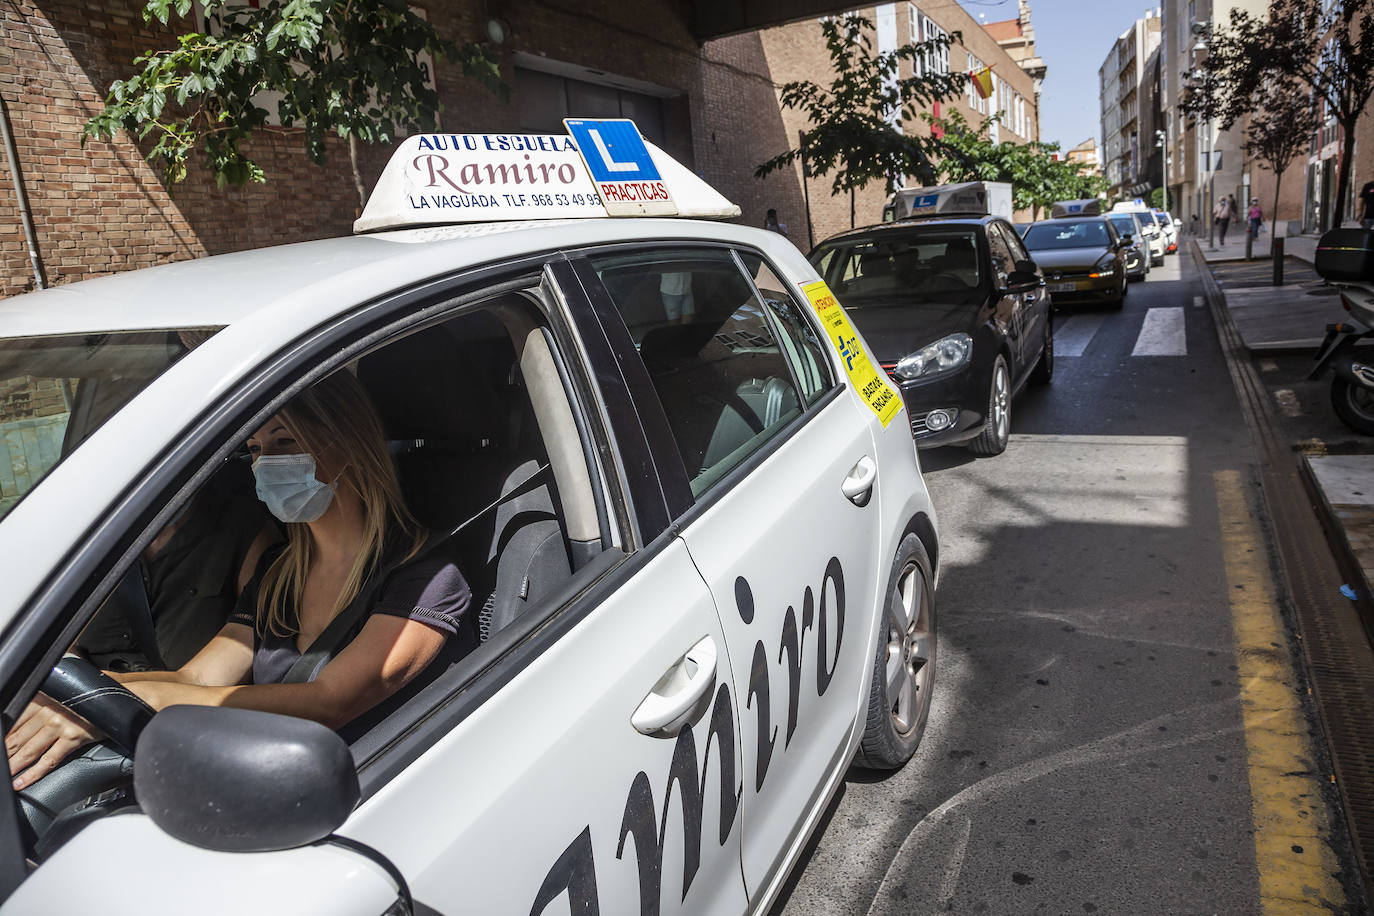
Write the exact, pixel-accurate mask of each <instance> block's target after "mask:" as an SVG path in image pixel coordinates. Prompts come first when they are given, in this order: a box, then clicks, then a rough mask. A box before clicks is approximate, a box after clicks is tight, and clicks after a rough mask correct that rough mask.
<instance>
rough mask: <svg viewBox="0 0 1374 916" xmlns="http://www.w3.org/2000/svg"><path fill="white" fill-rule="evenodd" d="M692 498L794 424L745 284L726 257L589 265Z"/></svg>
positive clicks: (653, 256) (768, 336) (666, 255)
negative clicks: (634, 351) (643, 373)
mask: <svg viewBox="0 0 1374 916" xmlns="http://www.w3.org/2000/svg"><path fill="white" fill-rule="evenodd" d="M592 264H593V266H594V267H595V268H596V271H597V273H598V275H599V276H600V277H601V281H602V283H604V284H605V286H606V289H607V291H608V292H609V293H610V295H611V299H612V300H613V301H614V302H615V304H616V307H617V308H618V309H619V311H620V313H621V315H622V316H623V317H624V319H625V324H626V326H627V327H628V328H629V331H630V335H631V337H632V338H633V339H634V342H635V346H636V347H637V348H638V350H639V354H640V356H641V357H642V358H643V360H644V365H645V368H647V369H648V372H649V377H650V378H651V379H652V380H653V384H654V388H655V390H656V391H657V393H658V397H659V400H660V401H661V402H662V404H663V410H664V412H665V414H666V415H667V419H668V424H669V426H670V427H671V429H672V431H673V436H674V439H675V440H676V443H677V447H678V452H679V454H680V455H681V456H682V461H683V464H684V466H685V468H686V471H687V476H688V479H689V480H690V481H691V487H692V494H693V495H694V496H699V495H701V494H702V493H703V492H705V491H706V490H707V489H709V488H710V486H711V485H712V484H713V483H715V482H716V481H717V480H719V479H720V478H721V477H722V476H723V475H724V474H726V473H727V472H728V471H729V470H730V469H731V468H733V467H735V466H736V465H738V464H739V463H740V462H741V461H743V460H744V459H745V458H747V457H748V456H749V455H751V454H753V453H754V452H755V451H757V450H758V449H759V448H760V447H761V446H762V445H763V444H764V443H766V442H767V441H768V440H769V439H771V438H772V437H773V436H774V435H775V434H776V433H777V432H778V431H779V430H781V429H782V428H783V427H784V426H786V425H787V424H788V423H789V422H790V421H791V420H792V419H793V418H794V417H796V416H798V415H799V414H800V413H801V402H800V400H799V398H798V396H797V390H796V387H795V385H794V384H793V382H792V373H791V371H790V370H789V368H788V365H787V362H786V361H785V360H784V358H783V355H782V350H781V348H780V347H779V345H778V341H777V338H776V337H775V336H774V333H773V330H772V328H771V327H770V324H769V321H768V319H767V317H766V313H765V311H764V307H763V304H762V303H761V302H760V301H759V300H758V298H757V297H756V296H755V295H754V290H753V287H752V285H751V284H750V283H749V280H748V278H746V277H745V276H744V274H743V273H742V272H741V271H740V269H739V266H738V265H737V264H736V262H735V259H734V257H733V256H732V255H731V254H730V252H728V251H724V250H718V249H700V250H673V251H653V252H648V253H644V254H635V255H613V256H607V257H601V258H592Z"/></svg>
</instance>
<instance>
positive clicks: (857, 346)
mask: <svg viewBox="0 0 1374 916" xmlns="http://www.w3.org/2000/svg"><path fill="white" fill-rule="evenodd" d="M801 289H802V292H804V293H806V298H807V299H809V300H810V301H811V307H812V308H814V309H815V310H816V314H817V315H819V316H820V319H821V325H822V326H824V328H825V336H826V337H828V338H830V345H831V346H832V347H834V348H835V350H836V352H838V353H839V354H840V361H841V362H843V363H844V371H845V372H846V373H848V375H849V381H851V382H852V383H853V384H854V390H855V391H857V392H858V393H859V397H861V398H863V399H864V403H866V404H867V405H868V406H869V407H871V408H873V412H874V413H875V414H877V415H878V421H879V422H880V423H882V424H883V426H887V424H889V423H891V422H892V418H893V417H895V416H897V414H898V412H900V411H901V409H902V399H901V397H900V396H898V394H897V390H896V389H895V388H893V387H892V385H891V383H889V382H888V380H887V373H885V372H883V371H882V370H881V369H879V368H878V367H877V366H875V365H873V361H872V360H871V359H869V358H868V354H867V353H865V352H864V348H863V344H862V343H861V342H860V341H859V335H858V334H855V333H854V328H853V327H852V326H851V325H850V324H849V319H848V318H847V317H845V314H844V309H842V308H840V303H839V302H838V301H836V299H835V295H834V293H832V292H830V287H828V286H826V285H825V282H824V281H817V282H816V283H809V284H807V285H806V286H803V287H802V288H801Z"/></svg>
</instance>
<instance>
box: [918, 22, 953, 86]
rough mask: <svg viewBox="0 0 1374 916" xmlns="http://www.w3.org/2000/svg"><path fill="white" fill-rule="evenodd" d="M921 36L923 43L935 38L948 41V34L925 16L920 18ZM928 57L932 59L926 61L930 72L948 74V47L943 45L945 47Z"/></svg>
mask: <svg viewBox="0 0 1374 916" xmlns="http://www.w3.org/2000/svg"><path fill="white" fill-rule="evenodd" d="M921 35H922V40H924V41H934V40H935V39H937V38H940V39H945V40H946V41H947V40H948V39H949V33H948V32H946V31H945V30H944V29H942V28H940V27H939V26H938V25H936V24H935V23H934V22H933V21H931V18H930V17H929V16H925V15H923V16H921ZM929 56H930V57H931V58H933V59H931V60H929V61H928V63H929V64H930V65H931V71H932V72H934V73H948V72H949V46H948V45H945V47H943V48H941V49H940V50H938V51H932V52H931V54H930V55H929Z"/></svg>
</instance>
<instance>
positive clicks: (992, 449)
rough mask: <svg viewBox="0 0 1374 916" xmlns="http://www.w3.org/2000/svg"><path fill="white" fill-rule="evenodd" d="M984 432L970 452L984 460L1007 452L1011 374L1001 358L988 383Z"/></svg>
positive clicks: (970, 446)
mask: <svg viewBox="0 0 1374 916" xmlns="http://www.w3.org/2000/svg"><path fill="white" fill-rule="evenodd" d="M983 416H984V417H986V419H985V420H984V421H983V431H982V432H981V433H979V435H978V438H977V439H974V440H973V441H972V442H970V443H969V444H968V448H969V451H971V452H973V454H975V455H978V456H979V457H982V458H991V457H992V456H993V455H1000V454H1002V453H1003V452H1005V451H1006V450H1007V439H1008V438H1010V436H1011V373H1009V372H1008V371H1007V361H1006V360H1005V359H1004V358H1002V357H1001V356H998V357H997V362H995V363H993V366H992V380H991V382H989V383H988V409H987V413H985V414H984V415H983Z"/></svg>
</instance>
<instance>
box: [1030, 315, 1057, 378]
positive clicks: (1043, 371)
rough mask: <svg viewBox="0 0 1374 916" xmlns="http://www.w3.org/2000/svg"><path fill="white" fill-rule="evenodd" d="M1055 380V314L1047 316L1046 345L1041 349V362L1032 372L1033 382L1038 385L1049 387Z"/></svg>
mask: <svg viewBox="0 0 1374 916" xmlns="http://www.w3.org/2000/svg"><path fill="white" fill-rule="evenodd" d="M1052 378H1054V312H1048V313H1047V314H1046V315H1045V343H1044V345H1043V346H1042V347H1041V348H1040V362H1038V363H1036V364H1035V369H1034V370H1033V371H1032V372H1031V381H1032V382H1033V383H1034V384H1036V385H1048V384H1049V383H1050V379H1052Z"/></svg>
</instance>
